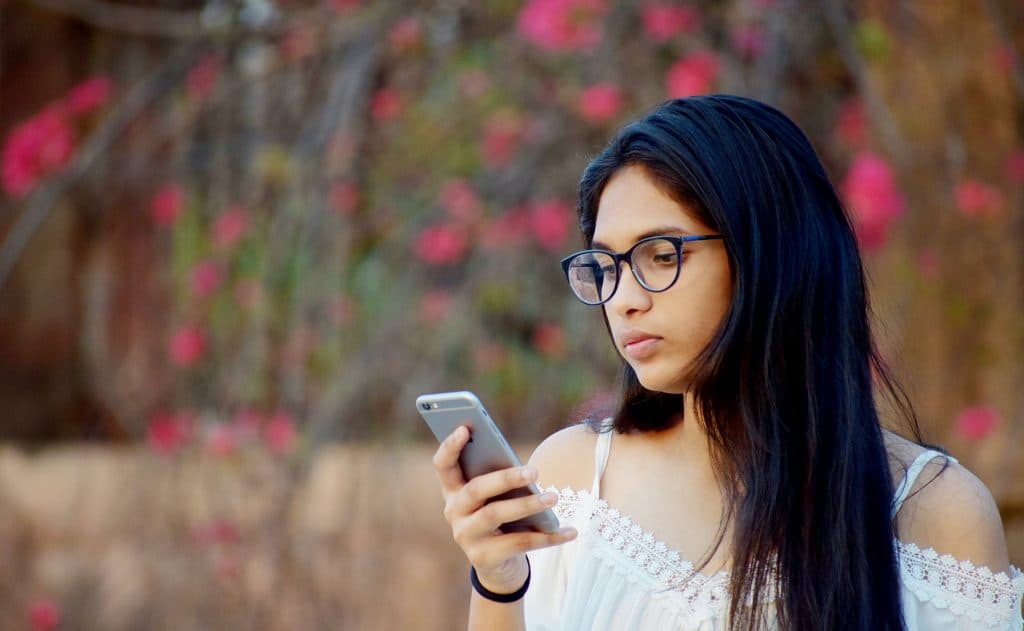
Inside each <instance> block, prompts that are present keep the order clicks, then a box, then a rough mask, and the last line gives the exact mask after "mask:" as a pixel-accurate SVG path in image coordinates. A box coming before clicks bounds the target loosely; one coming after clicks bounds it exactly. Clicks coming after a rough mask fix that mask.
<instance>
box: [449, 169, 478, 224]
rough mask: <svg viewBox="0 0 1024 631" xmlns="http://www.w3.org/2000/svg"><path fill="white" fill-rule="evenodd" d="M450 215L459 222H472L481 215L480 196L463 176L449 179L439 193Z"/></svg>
mask: <svg viewBox="0 0 1024 631" xmlns="http://www.w3.org/2000/svg"><path fill="white" fill-rule="evenodd" d="M438 200H439V201H440V202H441V206H442V207H443V208H444V209H445V212H447V213H448V215H449V216H450V217H451V218H452V219H455V220H456V221H459V222H471V221H474V220H476V219H477V218H478V217H479V216H480V212H481V209H480V198H479V197H477V195H476V191H474V190H473V187H472V186H470V185H469V182H467V181H466V180H463V179H461V178H457V179H453V180H448V181H447V182H445V183H444V185H443V186H442V187H441V192H440V194H439V195H438Z"/></svg>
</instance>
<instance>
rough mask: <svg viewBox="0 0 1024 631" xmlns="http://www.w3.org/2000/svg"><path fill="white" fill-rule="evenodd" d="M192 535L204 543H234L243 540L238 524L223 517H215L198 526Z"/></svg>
mask: <svg viewBox="0 0 1024 631" xmlns="http://www.w3.org/2000/svg"><path fill="white" fill-rule="evenodd" d="M192 536H193V537H195V540H196V541H197V542H199V543H201V544H203V545H214V544H219V545H234V544H236V543H238V542H239V541H241V540H242V534H241V533H240V532H239V530H238V526H237V525H235V523H234V522H232V521H229V520H227V519H223V518H221V519H215V520H213V521H212V522H210V523H207V524H204V525H202V526H200V527H198V528H196V529H195V531H194V532H193V533H192Z"/></svg>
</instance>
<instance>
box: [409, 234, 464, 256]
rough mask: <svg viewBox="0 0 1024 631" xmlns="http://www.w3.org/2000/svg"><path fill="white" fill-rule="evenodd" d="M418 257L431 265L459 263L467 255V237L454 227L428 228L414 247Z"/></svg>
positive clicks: (417, 239)
mask: <svg viewBox="0 0 1024 631" xmlns="http://www.w3.org/2000/svg"><path fill="white" fill-rule="evenodd" d="M413 250H414V251H415V252H416V256H418V257H419V259H420V260H421V261H423V262H424V263H429V264H431V265H448V264H451V263H458V262H459V261H460V260H462V257H463V255H464V254H465V253H466V236H465V235H464V234H463V233H462V230H460V229H459V228H457V227H456V226H452V225H438V226H431V227H429V228H426V229H424V230H423V232H421V233H420V234H419V236H418V237H417V238H416V243H415V244H414V245H413Z"/></svg>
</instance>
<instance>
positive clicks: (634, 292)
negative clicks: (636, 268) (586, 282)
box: [605, 262, 653, 317]
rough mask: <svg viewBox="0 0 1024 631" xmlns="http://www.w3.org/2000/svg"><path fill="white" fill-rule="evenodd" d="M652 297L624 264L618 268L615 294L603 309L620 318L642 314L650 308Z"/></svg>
mask: <svg viewBox="0 0 1024 631" xmlns="http://www.w3.org/2000/svg"><path fill="white" fill-rule="evenodd" d="M652 301H653V296H652V294H651V292H649V291H647V290H646V289H644V288H643V286H641V285H640V283H639V282H638V281H637V279H636V276H634V275H633V270H632V268H631V267H630V265H629V264H628V263H626V262H623V263H621V267H620V268H619V286H618V288H617V289H616V290H615V294H614V295H612V297H611V299H610V300H609V301H608V302H606V303H605V308H606V309H608V310H610V311H613V312H614V313H615V314H616V315H618V316H620V317H626V316H629V315H631V314H633V313H642V312H644V311H647V310H648V309H650V308H651V304H652Z"/></svg>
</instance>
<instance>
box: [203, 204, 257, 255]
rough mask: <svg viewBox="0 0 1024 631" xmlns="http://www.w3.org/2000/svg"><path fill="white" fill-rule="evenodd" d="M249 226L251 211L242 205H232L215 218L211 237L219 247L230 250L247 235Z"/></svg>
mask: <svg viewBox="0 0 1024 631" xmlns="http://www.w3.org/2000/svg"><path fill="white" fill-rule="evenodd" d="M248 227H249V211H247V210H246V209H245V208H244V207H242V206H231V207H230V208H228V209H227V210H226V211H224V212H223V213H221V214H220V216H219V217H217V219H215V220H214V222H213V226H212V227H211V229H210V237H211V239H212V240H213V244H214V245H215V246H217V247H218V248H221V249H224V250H230V249H231V248H233V247H234V246H235V244H236V243H238V242H239V241H240V240H241V239H242V237H244V236H245V231H246V230H247V229H248Z"/></svg>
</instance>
